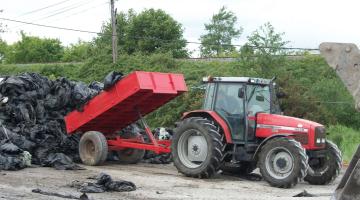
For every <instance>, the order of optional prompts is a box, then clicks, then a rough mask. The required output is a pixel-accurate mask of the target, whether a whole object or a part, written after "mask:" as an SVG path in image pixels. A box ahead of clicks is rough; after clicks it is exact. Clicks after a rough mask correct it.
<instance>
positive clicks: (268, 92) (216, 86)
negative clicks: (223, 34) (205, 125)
mask: <svg viewBox="0 0 360 200" xmlns="http://www.w3.org/2000/svg"><path fill="white" fill-rule="evenodd" d="M203 82H205V83H207V87H206V94H205V99H204V104H203V110H212V111H215V112H216V113H217V114H218V115H219V116H221V118H222V119H223V120H225V121H226V123H227V124H228V126H229V128H230V132H231V137H232V140H233V142H234V143H243V142H244V141H245V140H247V141H249V142H251V141H254V140H255V137H254V136H255V129H256V127H255V125H256V123H255V115H256V114H257V113H272V114H279V113H280V109H279V104H278V100H277V96H276V95H275V94H276V93H275V87H276V84H275V82H274V81H273V80H271V79H261V78H249V77H209V78H204V79H203ZM245 133H247V134H245ZM246 136H247V138H246Z"/></svg>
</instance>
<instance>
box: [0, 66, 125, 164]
mask: <svg viewBox="0 0 360 200" xmlns="http://www.w3.org/2000/svg"><path fill="white" fill-rule="evenodd" d="M113 74H114V73H111V74H109V75H110V78H109V76H107V78H108V80H107V79H105V80H107V82H106V84H107V85H109V84H110V85H111V84H114V83H111V81H113V80H112V79H111V77H112V76H113V77H116V78H117V80H119V79H120V78H121V77H120V78H119V76H120V73H118V76H114V75H113ZM121 76H122V74H121ZM109 79H111V80H109ZM103 87H104V85H103V84H102V83H98V82H94V83H92V84H90V85H89V86H87V85H86V84H84V83H82V82H74V81H70V80H68V79H66V78H59V79H56V80H50V79H48V78H46V77H44V76H41V75H39V74H36V73H23V74H21V75H17V76H6V77H3V78H1V79H0V170H1V169H4V170H18V169H22V168H25V167H26V166H29V165H30V164H31V163H32V164H37V165H42V166H51V167H56V168H58V169H80V167H78V166H76V165H75V164H73V162H72V161H79V156H78V142H79V139H80V136H79V135H78V134H74V135H67V134H66V131H65V123H64V119H63V118H64V116H65V115H66V114H67V113H69V112H70V111H72V110H74V109H77V110H79V111H81V109H82V107H83V106H84V104H86V103H87V102H88V101H89V100H90V99H91V98H93V97H94V96H96V95H97V94H98V93H99V92H100V91H101V90H102V89H103ZM107 87H109V86H107Z"/></svg>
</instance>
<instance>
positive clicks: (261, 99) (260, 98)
mask: <svg viewBox="0 0 360 200" xmlns="http://www.w3.org/2000/svg"><path fill="white" fill-rule="evenodd" d="M264 100H265V98H264V96H261V95H259V96H256V101H264Z"/></svg>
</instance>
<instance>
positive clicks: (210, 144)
mask: <svg viewBox="0 0 360 200" xmlns="http://www.w3.org/2000/svg"><path fill="white" fill-rule="evenodd" d="M194 135H195V136H202V137H203V138H201V139H200V140H201V141H202V142H200V144H203V145H199V146H198V147H196V148H195V146H196V145H197V144H194V145H193V146H192V151H194V152H193V153H194V155H200V154H202V153H201V152H203V153H206V156H204V157H205V158H204V160H203V161H191V160H190V159H189V158H188V156H187V155H186V153H184V151H186V149H185V148H186V146H187V144H189V143H186V140H187V139H188V141H190V138H189V137H192V136H194ZM186 137H187V138H186ZM205 144H206V145H205ZM223 146H224V142H223V137H222V134H220V133H219V127H218V126H217V125H216V124H215V123H214V122H213V121H212V120H210V119H206V118H202V117H190V118H186V119H184V120H183V121H182V122H180V123H179V124H178V127H177V128H176V129H175V135H174V138H173V140H172V145H171V153H172V157H173V162H174V165H175V167H176V168H177V169H178V171H179V172H181V173H183V174H184V175H186V176H189V177H194V178H210V177H212V176H213V175H214V174H216V173H217V172H218V170H219V168H220V166H221V163H222V157H223V151H222V149H223ZM193 148H195V149H193ZM187 149H189V147H187ZM198 152H199V153H200V154H197V153H198Z"/></svg>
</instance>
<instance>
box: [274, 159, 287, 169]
mask: <svg viewBox="0 0 360 200" xmlns="http://www.w3.org/2000/svg"><path fill="white" fill-rule="evenodd" d="M276 165H277V166H278V167H279V168H280V169H284V168H285V167H286V165H287V163H286V160H285V159H283V158H281V159H278V160H277V161H276Z"/></svg>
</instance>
